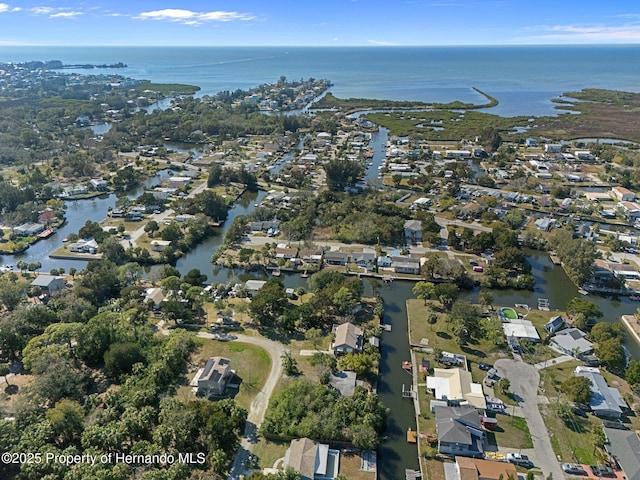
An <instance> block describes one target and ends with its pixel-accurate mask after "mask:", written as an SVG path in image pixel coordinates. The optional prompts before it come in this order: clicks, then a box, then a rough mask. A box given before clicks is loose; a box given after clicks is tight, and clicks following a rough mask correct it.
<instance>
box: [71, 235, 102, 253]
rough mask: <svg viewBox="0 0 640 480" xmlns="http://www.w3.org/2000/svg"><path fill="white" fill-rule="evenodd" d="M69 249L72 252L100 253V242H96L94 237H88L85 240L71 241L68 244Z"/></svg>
mask: <svg viewBox="0 0 640 480" xmlns="http://www.w3.org/2000/svg"><path fill="white" fill-rule="evenodd" d="M67 249H68V250H69V251H70V252H74V253H90V254H96V253H98V242H96V241H95V240H94V239H93V238H86V239H83V240H78V241H77V242H74V243H70V244H69V245H67Z"/></svg>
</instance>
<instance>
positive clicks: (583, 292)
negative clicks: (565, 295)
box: [578, 288, 589, 295]
mask: <svg viewBox="0 0 640 480" xmlns="http://www.w3.org/2000/svg"><path fill="white" fill-rule="evenodd" d="M578 293H579V294H580V295H589V292H587V291H586V290H585V289H583V288H581V289H579V290H578Z"/></svg>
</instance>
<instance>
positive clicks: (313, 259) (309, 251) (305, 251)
mask: <svg viewBox="0 0 640 480" xmlns="http://www.w3.org/2000/svg"><path fill="white" fill-rule="evenodd" d="M298 257H299V258H300V260H302V262H303V263H308V264H311V265H320V264H321V263H322V250H320V249H313V248H301V249H300V252H299V253H298Z"/></svg>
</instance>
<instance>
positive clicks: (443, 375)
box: [427, 368, 487, 409]
mask: <svg viewBox="0 0 640 480" xmlns="http://www.w3.org/2000/svg"><path fill="white" fill-rule="evenodd" d="M427 388H428V389H430V390H432V391H433V392H434V396H435V397H436V399H437V400H446V402H447V404H448V405H449V406H455V407H459V406H472V407H475V408H479V409H485V408H487V403H486V401H485V398H484V392H483V391H482V385H480V384H479V383H474V382H473V380H472V379H471V373H470V372H468V371H466V370H463V369H461V368H449V369H445V368H434V369H433V376H431V377H427Z"/></svg>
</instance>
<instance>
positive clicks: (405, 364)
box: [402, 361, 413, 372]
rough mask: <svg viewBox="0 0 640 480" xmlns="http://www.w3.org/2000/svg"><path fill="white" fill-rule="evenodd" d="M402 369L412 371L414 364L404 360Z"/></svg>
mask: <svg viewBox="0 0 640 480" xmlns="http://www.w3.org/2000/svg"><path fill="white" fill-rule="evenodd" d="M402 369H403V370H406V371H407V372H411V370H412V369H413V365H412V364H411V362H407V361H405V362H402Z"/></svg>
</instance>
